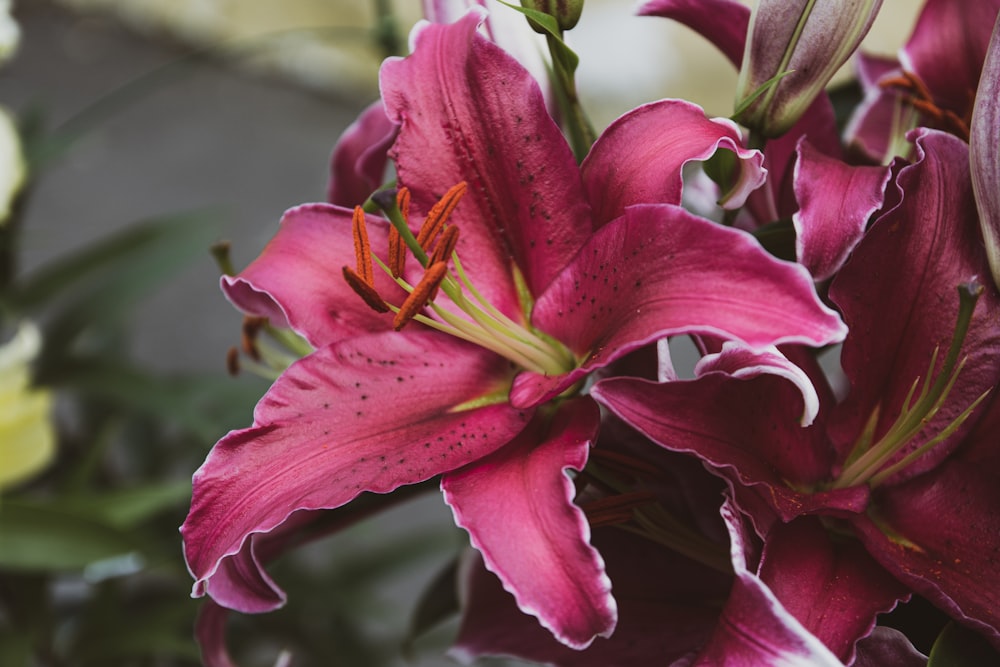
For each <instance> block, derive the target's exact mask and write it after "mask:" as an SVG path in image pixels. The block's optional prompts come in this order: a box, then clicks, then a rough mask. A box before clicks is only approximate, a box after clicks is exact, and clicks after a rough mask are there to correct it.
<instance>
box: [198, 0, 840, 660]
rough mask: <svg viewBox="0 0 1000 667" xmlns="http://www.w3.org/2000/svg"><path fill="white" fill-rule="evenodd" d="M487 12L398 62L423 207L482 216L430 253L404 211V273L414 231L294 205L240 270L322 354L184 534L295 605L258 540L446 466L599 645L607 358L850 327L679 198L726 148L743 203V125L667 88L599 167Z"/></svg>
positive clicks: (402, 178)
mask: <svg viewBox="0 0 1000 667" xmlns="http://www.w3.org/2000/svg"><path fill="white" fill-rule="evenodd" d="M482 17H483V16H482V14H481V13H479V12H476V11H473V12H470V13H469V14H467V15H466V16H465V17H464V18H462V19H461V20H459V21H458V22H456V23H454V24H451V25H437V24H425V25H423V26H422V27H420V28H418V32H417V34H416V37H415V44H416V46H415V50H414V52H413V54H412V55H411V56H409V57H408V58H405V59H390V60H388V61H387V62H386V63H385V65H384V66H383V68H382V73H381V86H382V97H383V100H384V102H385V109H386V112H387V117H388V119H389V120H390V122H391V123H393V124H395V125H398V126H399V134H398V137H397V139H396V141H395V144H394V145H393V147H392V149H391V151H390V156H391V157H392V158H393V159H394V161H395V165H396V170H397V174H398V178H399V182H400V183H402V184H405V185H406V186H408V192H409V193H410V195H409V197H410V199H409V201H410V202H411V203H410V204H409V205H407V203H406V199H407V198H406V197H405V196H401V197H400V199H399V201H400V203H402V204H403V206H402V208H403V209H404V210H405V209H408V210H411V211H414V212H416V211H420V212H425V213H426V217H428V218H430V219H431V220H432V221H438V222H441V221H444V220H445V219H446V218H447V222H448V223H450V225H451V226H450V229H449V230H448V232H447V233H446V234H445V235H444V236H443V237H442V238H447V239H452V240H453V239H454V238H455V233H454V232H453V231H452V230H456V229H457V230H459V231H460V236H458V238H457V245H455V246H452V247H453V248H454V251H453V252H449V250H450V249H451V247H449V248H448V249H446V250H443V251H440V250H439V254H438V255H437V259H434V256H433V255H432V256H431V257H430V258H428V257H427V254H426V253H425V249H424V248H423V247H421V246H420V245H419V241H418V240H415V239H413V238H407V237H409V236H411V232H410V231H409V230H408V229H407V225H400V226H397V227H393V229H395V230H396V232H393V234H395V233H397V232H402V237H403V240H404V241H407V242H409V243H410V245H409V251H410V253H412V256H406V257H405V258H404V259H400V258H399V255H398V254H395V253H394V254H393V257H394V258H395V259H391V260H390V259H386V260H384V262H381V263H384V264H386V271H378V270H377V269H373V268H372V265H371V263H370V262H372V251H371V249H372V248H374V249H376V251H375V253H374V254H375V255H376V256H377V255H378V250H379V249H382V248H386V247H387V246H388V245H389V243H390V231H389V230H390V225H389V224H388V223H386V222H385V221H384V220H381V219H379V218H375V217H372V216H369V217H368V218H367V219H365V218H364V216H363V214H362V213H361V211H360V209H356V210H355V211H353V212H352V211H350V210H348V209H345V208H340V207H337V206H334V205H329V204H311V205H305V206H301V207H298V208H295V209H292V210H291V211H289V212H288V213H286V215H285V216H284V218H283V220H282V223H281V226H280V228H279V231H278V233H277V235H276V236H275V238H274V239H273V240H272V241H271V243H270V244H269V245H268V246H267V248H266V249H265V250H264V252H263V253H262V254H261V256H260V257H259V258H258V259H257V260H255V261H254V262H253V263H252V264H251V265H250V266H249V267H247V268H246V269H245V270H244V271H243V272H242V273H241V274H239V275H238V276H236V277H226V278H224V279H223V289H224V291H225V293H226V295H227V297H228V298H229V299H230V300H231V301H232V302H233V303H234V304H236V305H237V306H238V307H239V308H241V309H242V310H244V311H245V312H247V313H250V314H254V315H263V316H267V317H269V318H270V319H271V321H272V322H273V323H275V324H279V325H288V326H290V327H291V328H293V329H295V330H296V331H297V332H299V333H300V334H301V335H303V336H304V337H305V338H306V339H307V340H308V341H309V342H310V343H311V344H312V345H313V346H314V347H315V349H316V351H315V352H314V353H312V354H310V355H309V356H307V357H305V358H303V359H301V360H300V361H298V362H296V363H295V364H293V365H292V366H290V367H289V368H288V369H287V371H286V372H285V373H284V374H283V375H282V376H281V377H280V378H279V379H278V380H277V381H276V382H275V383H274V385H273V386H272V387H271V389H270V390H269V391H268V393H267V394H266V395H265V396H264V398H263V399H262V400H261V401H260V403H259V404H258V405H257V408H256V410H255V413H254V424H253V426H252V427H250V428H248V429H243V430H239V431H233V432H231V433H229V434H228V435H227V436H225V437H224V438H223V439H222V440H221V441H219V443H217V444H216V446H215V448H214V449H213V450H212V452H211V453H210V454H209V457H208V459H207V460H206V462H205V463H204V465H203V466H202V467H201V468H200V469H199V471H198V472H197V473H196V474H195V477H194V495H193V500H192V506H191V512H190V514H189V516H188V518H187V520H186V521H185V523H184V525H183V526H182V529H181V531H182V535H183V537H184V544H185V556H186V558H187V562H188V565H189V568H190V570H191V572H192V573H193V575H194V577H195V579H196V583H195V587H194V594H195V595H204V594H209V595H211V596H212V598H213V599H214V600H215V601H216V602H218V603H219V604H221V605H223V606H226V607H229V608H232V609H236V610H240V611H244V612H260V611H267V610H270V609H274V608H276V607H278V606H280V605H281V604H283V602H284V594H283V593H282V592H281V590H280V589H279V588H278V586H277V585H276V584H275V582H273V581H272V580H271V579H270V578H269V577H268V575H267V573H266V572H265V571H264V570H263V568H262V567H261V563H260V561H259V558H258V556H257V554H256V553H255V544H256V542H257V541H258V540H260V539H261V538H262V536H265V535H266V534H267V533H269V532H270V531H273V530H275V529H277V528H278V527H279V526H281V524H282V523H283V522H284V521H285V520H286V519H287V518H288V517H289V516H290V515H292V513H294V512H295V511H297V510H311V509H320V508H334V507H338V506H341V505H344V504H345V503H348V502H350V501H351V500H352V499H353V498H355V497H356V496H358V495H359V494H361V493H363V492H365V491H370V492H375V493H387V492H390V491H392V490H393V489H395V488H397V487H399V486H401V485H407V484H413V483H416V482H420V481H423V480H426V479H429V478H432V477H434V476H437V475H442V480H441V486H442V489H443V491H444V495H445V499H446V501H447V502H448V504H449V505H450V506H451V508H452V510H453V512H454V515H455V519H456V522H457V523H458V524H459V525H461V526H463V527H464V528H465V529H466V530H468V532H469V534H470V536H471V540H472V543H473V545H475V546H476V547H477V548H478V549H479V550H480V551H481V552H482V554H483V557H484V560H485V562H486V565H487V567H489V568H490V569H491V570H493V571H494V572H496V573H497V574H498V575H499V577H500V579H501V581H502V582H503V584H504V586H505V588H507V589H508V590H510V591H512V592H513V593H514V595H515V597H516V599H517V603H518V605H519V606H520V607H521V608H522V609H523V610H525V611H526V612H528V613H531V614H533V615H535V616H537V617H538V619H539V620H540V622H541V623H542V624H543V625H544V626H545V627H547V628H548V629H549V630H551V631H552V633H553V634H554V636H555V637H556V638H557V639H558V640H559V641H561V642H563V643H564V644H566V645H568V646H571V647H574V648H582V647H585V646H587V645H589V644H590V643H591V641H592V640H593V639H594V637H595V636H598V635H605V636H606V635H608V634H610V633H611V632H612V631H613V630H614V627H615V623H616V619H617V612H616V606H615V601H614V599H613V598H612V596H611V593H610V585H609V582H608V578H607V576H606V575H605V573H604V564H603V561H602V559H601V557H600V555H599V554H598V553H597V551H596V550H595V549H594V548H593V547H591V545H590V544H589V532H590V531H589V527H588V524H587V521H586V519H585V517H584V516H583V514H582V512H581V511H580V510H579V508H578V507H577V506H575V505H574V504H573V503H572V502H571V498H572V484H571V481H570V479H569V478H568V477H567V476H566V474H565V472H564V471H565V470H566V468H574V469H577V470H579V469H582V468H583V467H584V465H585V464H586V461H587V457H588V449H589V446H590V443H592V442H593V441H594V439H595V438H596V435H597V430H598V421H599V420H598V406H597V403H596V402H594V400H593V399H592V398H591V397H590V396H588V395H586V394H585V393H583V388H584V386H585V384H584V381H585V380H586V379H587V377H588V376H589V375H590V374H591V373H592V372H593V371H595V370H598V369H600V368H603V367H605V366H607V365H608V364H609V363H611V362H612V361H614V360H616V359H618V358H620V357H621V356H622V355H624V354H626V353H627V352H629V351H631V350H633V349H636V348H639V347H642V346H644V345H646V344H648V343H650V342H652V341H654V340H657V339H660V338H662V337H664V336H668V335H674V334H680V333H705V334H713V335H721V336H724V337H730V338H735V339H739V340H742V341H744V342H745V343H746V344H748V345H750V346H753V347H760V346H764V345H769V344H773V343H779V342H795V343H804V344H809V345H823V344H827V343H830V342H832V341H836V340H839V339H841V338H842V337H843V335H844V333H845V328H844V326H843V324H842V323H841V322H840V320H839V318H838V317H837V316H836V314H835V313H833V312H832V311H831V310H829V309H827V308H826V307H825V306H823V305H822V304H821V303H820V301H819V300H818V298H817V297H816V295H815V293H814V291H813V289H812V284H811V282H810V280H809V277H808V275H807V273H806V272H805V271H804V270H803V269H802V268H801V267H800V266H797V265H793V264H788V263H784V262H780V261H777V260H774V259H773V258H771V257H770V256H769V255H767V254H766V253H764V252H763V251H762V250H761V249H760V248H759V246H757V245H756V243H755V242H754V241H753V239H751V238H750V237H748V236H747V235H745V234H743V233H742V232H738V231H735V230H732V229H727V228H724V227H722V226H719V225H716V224H714V223H711V222H709V221H707V220H703V219H700V218H697V217H695V216H692V215H690V214H688V213H686V212H685V211H684V210H683V209H681V208H680V207H679V206H678V205H677V203H678V202H679V200H680V188H681V177H680V174H681V168H682V167H683V165H684V163H685V162H687V161H689V160H691V159H695V160H698V159H705V158H707V157H708V156H710V155H711V154H712V153H714V152H715V150H716V149H717V148H719V147H723V148H726V149H728V150H731V151H733V152H734V153H736V155H737V157H738V158H739V160H740V162H741V163H742V172H743V173H744V174H745V178H741V179H737V186H736V191H735V192H734V193H732V194H731V197H730V201H731V202H735V205H737V206H738V205H739V203H742V200H743V199H745V196H746V193H747V192H749V190H750V189H752V187H755V186H756V185H758V184H759V183H760V181H761V180H762V174H761V173H760V170H759V163H760V155H759V153H757V152H756V151H747V150H745V149H743V148H742V147H741V146H740V144H739V135H738V133H737V130H736V128H735V127H734V126H733V125H732V124H731V123H728V122H725V121H712V120H709V119H707V118H705V116H704V114H703V113H702V112H701V110H700V109H698V108H697V107H694V106H693V105H689V104H686V103H681V102H674V101H665V102H660V103H656V104H652V105H648V106H645V107H641V108H639V109H637V110H635V111H633V112H631V113H630V114H627V115H626V116H625V117H623V118H622V119H620V120H619V121H617V122H616V123H615V124H613V125H612V127H610V128H609V129H608V131H607V132H606V133H605V134H604V135H603V136H602V138H601V139H600V140H599V141H598V143H597V144H595V146H594V148H593V150H592V151H591V154H590V156H589V157H588V159H587V161H586V163H585V164H584V165H583V166H582V167H578V166H577V164H576V163H575V161H574V159H573V156H572V153H571V151H570V149H569V147H568V145H567V144H566V142H565V140H564V139H563V137H562V135H561V134H560V132H559V130H558V128H557V126H556V125H555V124H554V122H553V121H552V119H551V118H550V117H549V115H548V114H547V113H546V111H545V106H544V101H543V98H542V94H541V92H540V90H539V88H538V86H537V83H536V81H535V79H534V78H533V77H532V76H531V75H530V74H529V73H528V72H527V71H526V70H525V69H524V68H523V67H521V66H520V65H519V64H518V63H517V61H516V60H514V59H513V58H512V57H510V56H509V55H507V54H506V53H505V52H503V51H502V50H501V49H500V48H499V47H497V46H496V45H495V44H493V43H492V42H490V41H488V40H487V39H485V38H484V37H482V36H481V35H480V34H479V33H478V32H477V26H478V24H479V22H480V21H481V20H482ZM665 128H667V129H666V131H665ZM463 182H464V183H467V184H468V185H467V187H463V186H461V185H459V186H457V187H454V186H455V185H456V184H460V183H463ZM463 191H464V192H465V194H464V198H461V201H458V200H459V198H460V197H461V196H462V195H461V193H462V192H463ZM441 193H447V194H446V196H445V197H444V199H443V200H441V201H439V198H440V196H441ZM646 202H666V203H653V204H650V203H646ZM436 204H437V206H435V205H436ZM389 208H390V210H391V208H392V207H389ZM396 217H397V218H398V217H400V216H399V215H396ZM412 217H414V218H415V217H416V215H413V216H412ZM406 219H407V220H408V219H410V216H409V215H407V216H406ZM400 227H403V228H402V229H401V228H400ZM443 243H444V241H442V242H441V243H439V245H438V248H439V249H440V247H441V245H442V244H443ZM398 247H399V246H397V248H398ZM426 250H427V251H430V247H429V246H428V247H427V248H426ZM352 265H353V266H355V267H356V271H355V270H354V269H351V268H350V266H352ZM393 267H395V268H399V269H401V271H400V276H399V278H394V277H393V276H392V275H391V274H390V272H389V270H390V269H391V268H393ZM344 276H348V277H350V276H353V277H351V278H350V283H351V284H350V285H349V284H348V282H347V281H346V280H345V278H344ZM359 293H364V294H365V296H366V297H367V301H366V300H364V299H362V298H361V297H360V296H359ZM368 303H371V304H374V305H376V306H378V307H379V308H390V309H395V310H400V311H401V312H400V313H399V314H397V315H396V316H395V317H393V315H392V314H391V313H381V312H376V311H375V310H373V309H372V308H370V307H369V305H367V304H368ZM403 327H405V328H403ZM396 329H402V330H398V331H397V330H396Z"/></svg>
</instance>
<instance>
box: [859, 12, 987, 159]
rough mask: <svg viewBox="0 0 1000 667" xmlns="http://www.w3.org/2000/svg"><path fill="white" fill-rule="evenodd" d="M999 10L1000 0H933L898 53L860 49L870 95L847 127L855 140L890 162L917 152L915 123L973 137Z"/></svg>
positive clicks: (865, 150) (867, 152)
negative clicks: (911, 135) (895, 55)
mask: <svg viewBox="0 0 1000 667" xmlns="http://www.w3.org/2000/svg"><path fill="white" fill-rule="evenodd" d="M998 12H1000V1H998V0H981V1H979V2H956V1H955V0H926V2H925V3H924V6H923V8H922V9H921V11H920V14H919V16H918V17H917V22H916V25H915V26H914V28H913V33H912V34H911V35H910V38H909V40H908V41H907V42H906V44H905V45H904V46H903V48H902V49H901V50H900V52H899V56H898V58H885V57H880V56H870V55H867V54H865V53H863V52H862V53H860V54H859V58H858V75H859V79H860V81H861V84H862V87H863V89H864V91H865V99H864V101H863V102H862V103H861V104H860V105H859V106H858V108H857V109H856V110H855V112H854V115H853V116H852V118H851V122H850V123H849V125H848V127H847V130H846V135H847V139H848V141H849V143H850V144H851V147H852V148H853V149H854V150H856V151H858V152H860V153H862V154H863V155H865V156H866V157H868V158H869V159H871V160H874V161H876V162H882V163H886V164H888V163H889V162H890V161H891V160H892V158H893V157H894V156H901V157H905V158H909V157H910V154H911V151H912V145H911V144H910V143H909V142H908V141H907V140H906V135H907V133H908V132H909V131H910V130H912V129H914V128H916V127H932V128H936V129H941V130H944V131H947V132H951V133H952V134H955V135H956V136H958V137H960V138H962V139H964V140H966V141H968V139H969V122H970V119H971V117H972V108H973V102H974V100H975V97H976V90H977V87H978V83H979V76H980V72H981V71H982V68H983V60H984V58H985V56H986V49H987V46H988V45H989V41H990V34H991V31H992V29H993V24H994V23H995V22H996V19H997V13H998Z"/></svg>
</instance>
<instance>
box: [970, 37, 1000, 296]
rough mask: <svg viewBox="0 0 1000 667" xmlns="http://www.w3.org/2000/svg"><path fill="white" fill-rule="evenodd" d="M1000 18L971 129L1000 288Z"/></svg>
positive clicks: (983, 220)
mask: <svg viewBox="0 0 1000 667" xmlns="http://www.w3.org/2000/svg"><path fill="white" fill-rule="evenodd" d="M998 95H1000V17H998V18H997V22H996V24H995V25H994V26H993V37H992V38H990V46H989V49H988V50H987V51H986V60H985V62H984V63H983V73H982V74H981V75H980V77H979V90H978V92H977V93H976V104H975V107H974V108H973V111H972V125H971V126H970V128H969V160H970V163H971V167H972V190H973V192H975V194H976V207H977V208H978V209H979V225H980V228H981V229H982V230H983V242H984V243H985V245H986V256H987V257H988V258H989V262H990V271H991V272H992V274H993V282H994V283H996V285H997V287H998V288H1000V99H998Z"/></svg>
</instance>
